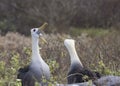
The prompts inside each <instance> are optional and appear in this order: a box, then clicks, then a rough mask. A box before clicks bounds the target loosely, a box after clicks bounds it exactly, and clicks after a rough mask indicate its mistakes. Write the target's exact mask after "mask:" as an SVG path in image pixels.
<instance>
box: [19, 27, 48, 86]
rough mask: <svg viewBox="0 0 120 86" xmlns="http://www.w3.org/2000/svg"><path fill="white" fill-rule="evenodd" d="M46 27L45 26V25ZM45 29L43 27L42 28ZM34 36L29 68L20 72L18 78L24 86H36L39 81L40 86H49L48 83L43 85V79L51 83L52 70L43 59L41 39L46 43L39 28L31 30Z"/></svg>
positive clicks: (21, 69)
mask: <svg viewBox="0 0 120 86" xmlns="http://www.w3.org/2000/svg"><path fill="white" fill-rule="evenodd" d="M44 26H45V25H44ZM42 28H43V27H42ZM31 36H32V58H31V63H30V64H29V66H27V67H24V68H20V69H19V70H18V72H19V73H18V78H19V79H22V86H34V85H35V81H37V82H38V83H39V84H40V86H47V84H48V83H43V82H42V79H46V81H49V79H50V69H49V66H48V65H47V64H46V62H45V61H44V60H43V59H42V57H41V54H40V51H39V44H38V43H39V38H41V39H42V40H43V41H44V42H46V41H45V39H44V38H43V35H42V33H41V31H40V29H39V28H33V29H31Z"/></svg>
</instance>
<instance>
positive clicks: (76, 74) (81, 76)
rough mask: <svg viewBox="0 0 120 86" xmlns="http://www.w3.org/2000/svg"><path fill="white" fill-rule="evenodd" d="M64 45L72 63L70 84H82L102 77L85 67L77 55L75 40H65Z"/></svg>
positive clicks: (68, 77)
mask: <svg viewBox="0 0 120 86" xmlns="http://www.w3.org/2000/svg"><path fill="white" fill-rule="evenodd" d="M64 45H65V47H66V48H67V50H68V52H69V54H70V61H71V65H70V69H69V72H68V76H67V81H68V84H73V83H81V82H86V81H88V80H94V79H96V78H100V76H101V75H100V74H99V73H98V72H93V71H91V70H89V69H87V68H85V67H83V64H82V62H81V61H80V59H79V57H78V55H77V52H76V49H75V41H74V40H73V39H65V40H64Z"/></svg>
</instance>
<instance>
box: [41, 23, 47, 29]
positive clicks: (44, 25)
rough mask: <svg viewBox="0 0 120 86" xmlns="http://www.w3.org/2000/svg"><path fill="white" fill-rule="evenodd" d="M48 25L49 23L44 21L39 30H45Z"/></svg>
mask: <svg viewBox="0 0 120 86" xmlns="http://www.w3.org/2000/svg"><path fill="white" fill-rule="evenodd" d="M47 26H48V23H46V22H45V23H44V24H43V25H42V26H40V27H39V30H44V29H45V28H46V27H47Z"/></svg>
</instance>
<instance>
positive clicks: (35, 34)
mask: <svg viewBox="0 0 120 86" xmlns="http://www.w3.org/2000/svg"><path fill="white" fill-rule="evenodd" d="M31 35H32V36H33V37H37V38H39V37H40V36H42V33H41V32H40V30H39V28H33V29H31Z"/></svg>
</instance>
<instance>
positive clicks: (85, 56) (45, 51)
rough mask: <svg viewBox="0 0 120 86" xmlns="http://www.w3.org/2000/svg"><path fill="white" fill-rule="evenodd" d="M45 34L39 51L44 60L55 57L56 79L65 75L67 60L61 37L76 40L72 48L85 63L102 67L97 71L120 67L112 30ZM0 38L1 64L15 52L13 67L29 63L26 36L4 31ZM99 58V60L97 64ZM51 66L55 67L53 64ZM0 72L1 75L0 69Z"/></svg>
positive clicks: (119, 40)
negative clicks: (95, 34)
mask: <svg viewBox="0 0 120 86" xmlns="http://www.w3.org/2000/svg"><path fill="white" fill-rule="evenodd" d="M45 37H46V40H47V41H48V44H47V45H46V44H44V43H40V46H41V48H42V49H41V50H40V51H41V54H42V57H43V59H44V60H45V61H47V62H50V61H57V63H58V65H59V66H58V68H55V70H54V72H53V76H57V80H58V81H61V80H63V79H62V78H63V77H66V73H67V71H68V68H69V64H70V60H69V59H70V58H69V54H68V52H67V49H66V48H65V46H64V44H63V40H62V39H63V38H73V39H75V40H76V49H77V52H78V55H79V57H80V59H81V61H82V63H83V65H84V66H85V67H87V68H91V69H93V70H98V71H100V70H102V71H101V73H103V74H107V73H106V72H105V71H104V68H105V67H107V68H108V69H110V70H111V71H119V70H120V65H119V62H120V59H119V58H120V35H119V34H117V33H116V34H115V33H114V32H112V33H110V34H108V35H104V36H99V37H94V38H91V37H87V36H86V35H82V36H77V37H71V36H70V35H66V34H56V35H55V34H49V35H47V34H45ZM0 41H1V42H0V61H4V62H5V68H11V63H10V62H11V59H12V58H13V56H14V54H15V55H17V57H16V58H17V60H18V62H19V63H18V64H17V65H18V67H16V68H15V69H16V70H18V69H19V68H20V67H23V66H25V65H27V64H29V61H30V58H31V57H30V55H31V39H30V38H29V37H25V36H23V35H20V34H18V33H8V34H7V35H6V36H1V37H0ZM16 53H17V54H16ZM101 61H102V62H103V64H99V63H100V62H101ZM104 64H105V66H104ZM53 66H54V67H56V65H53ZM99 68H102V69H99ZM53 69H54V68H53ZM5 72H8V71H5ZM5 72H4V73H5ZM8 73H9V72H8ZM1 74H2V77H4V74H3V72H2V71H1ZM15 74H16V73H15ZM15 76H16V75H14V78H15ZM63 81H65V79H64V80H63Z"/></svg>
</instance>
